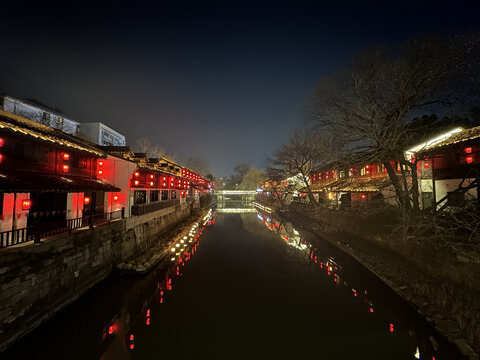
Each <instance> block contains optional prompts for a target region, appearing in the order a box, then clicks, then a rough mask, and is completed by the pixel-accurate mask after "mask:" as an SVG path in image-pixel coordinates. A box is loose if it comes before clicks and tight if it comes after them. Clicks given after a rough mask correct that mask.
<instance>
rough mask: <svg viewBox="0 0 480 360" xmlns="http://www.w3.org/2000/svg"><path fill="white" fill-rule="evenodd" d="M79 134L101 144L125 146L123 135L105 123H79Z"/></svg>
mask: <svg viewBox="0 0 480 360" xmlns="http://www.w3.org/2000/svg"><path fill="white" fill-rule="evenodd" d="M79 129H80V130H79V132H80V136H82V137H83V138H85V139H87V140H89V141H91V142H94V143H95V144H98V145H103V146H125V136H123V135H122V134H120V133H119V132H117V131H115V130H113V129H111V128H109V127H108V126H106V125H105V124H102V123H99V122H96V123H81V124H80V127H79Z"/></svg>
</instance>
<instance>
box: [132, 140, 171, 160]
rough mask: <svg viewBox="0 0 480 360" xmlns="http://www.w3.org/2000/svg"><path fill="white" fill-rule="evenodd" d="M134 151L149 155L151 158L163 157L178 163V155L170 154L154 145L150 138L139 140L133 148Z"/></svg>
mask: <svg viewBox="0 0 480 360" xmlns="http://www.w3.org/2000/svg"><path fill="white" fill-rule="evenodd" d="M133 151H135V152H139V153H145V154H147V157H150V158H161V157H162V156H164V157H166V158H168V159H169V160H172V161H176V160H175V159H176V157H177V156H176V155H175V154H170V153H168V152H167V151H166V150H165V149H164V148H162V147H161V146H158V145H154V144H152V143H151V141H150V140H149V139H148V138H140V139H137V141H136V142H135V145H134V146H133Z"/></svg>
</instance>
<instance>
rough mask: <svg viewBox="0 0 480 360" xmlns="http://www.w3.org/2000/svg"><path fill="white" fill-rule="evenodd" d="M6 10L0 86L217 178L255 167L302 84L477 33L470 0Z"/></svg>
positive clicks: (230, 1) (304, 91) (68, 4)
mask: <svg viewBox="0 0 480 360" xmlns="http://www.w3.org/2000/svg"><path fill="white" fill-rule="evenodd" d="M13 3H14V2H13V1H12V2H11V3H10V4H3V3H2V5H1V8H0V9H1V13H0V34H1V37H0V39H1V40H0V91H3V92H6V93H9V94H11V95H13V96H18V97H20V98H34V99H37V100H39V101H41V102H43V103H45V104H47V105H49V106H53V107H57V108H60V109H62V110H63V112H64V114H65V116H67V117H70V118H72V119H74V120H77V121H80V122H96V121H100V122H103V123H105V124H107V125H108V126H110V127H112V128H114V129H115V130H117V131H119V132H121V133H122V134H124V135H125V136H126V137H127V143H128V144H129V145H133V144H134V143H135V140H136V139H137V138H140V137H148V138H150V140H151V141H152V142H154V143H157V144H158V145H160V146H162V147H164V148H166V149H167V150H168V151H169V152H172V153H177V154H178V155H179V156H180V157H184V158H185V157H188V156H190V155H193V156H199V157H202V158H204V159H205V160H206V161H207V162H208V164H209V166H210V170H211V171H212V172H213V173H214V175H216V176H222V175H229V174H230V173H231V172H232V170H233V167H234V166H235V165H236V164H237V163H239V162H245V163H247V164H249V165H252V166H256V167H263V166H264V159H265V155H266V154H269V153H271V152H273V151H274V150H275V149H276V148H277V147H278V146H279V144H281V143H282V142H283V141H285V140H286V139H287V138H288V136H289V134H290V133H291V132H292V131H293V130H294V129H295V127H296V126H297V125H298V124H299V122H300V115H301V111H302V108H303V107H304V106H305V103H306V102H307V101H308V98H309V96H310V94H311V93H312V91H313V89H314V88H315V85H316V84H318V83H319V82H320V81H321V79H322V78H323V77H325V76H328V75H329V74H331V73H332V72H333V71H335V70H336V69H339V68H340V67H341V66H342V65H343V64H345V63H347V62H348V61H349V60H350V59H351V57H352V55H354V54H355V52H357V51H359V50H361V49H362V48H364V47H368V46H370V45H375V44H379V43H386V44H394V43H398V42H402V41H404V40H406V39H408V38H409V37H411V36H413V35H415V34H418V33H430V32H443V33H451V32H455V31H465V30H469V29H475V28H477V29H478V28H479V27H480V26H479V25H480V20H479V19H480V18H479V14H480V5H478V3H479V2H478V1H471V2H466V1H458V0H457V1H442V0H437V1H420V0H417V1H412V2H409V1H395V2H394V1H383V2H378V3H375V2H365V1H356V2H352V3H349V2H344V1H321V0H318V1H299V0H297V1H281V0H277V1H271V2H266V1H234V0H225V1H223V2H212V1H200V0H197V1H168V2H165V1H158V2H156V3H155V5H142V4H141V3H140V2H137V1H130V2H129V3H128V5H127V4H126V5H119V3H116V4H113V3H112V4H111V5H102V6H100V5H98V4H94V3H89V2H86V1H64V2H63V3H62V4H53V3H52V4H51V5H49V6H40V5H38V4H37V5H29V4H27V3H22V4H19V5H17V4H15V5H14V4H13ZM327 4H328V5H327ZM474 4H477V5H474Z"/></svg>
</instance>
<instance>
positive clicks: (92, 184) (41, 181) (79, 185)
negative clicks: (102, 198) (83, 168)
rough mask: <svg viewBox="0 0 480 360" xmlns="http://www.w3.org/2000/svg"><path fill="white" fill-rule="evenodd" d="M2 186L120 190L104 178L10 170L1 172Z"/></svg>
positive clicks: (23, 189)
mask: <svg viewBox="0 0 480 360" xmlns="http://www.w3.org/2000/svg"><path fill="white" fill-rule="evenodd" d="M0 188H1V189H2V191H4V192H12V193H13V192H83V191H100V190H101V191H110V192H112V191H113V192H115V191H120V189H119V188H117V187H115V186H113V185H111V184H109V183H107V182H105V181H102V180H96V179H88V178H81V177H68V176H56V175H46V174H39V173H35V174H32V173H29V172H25V171H22V172H20V171H8V173H0Z"/></svg>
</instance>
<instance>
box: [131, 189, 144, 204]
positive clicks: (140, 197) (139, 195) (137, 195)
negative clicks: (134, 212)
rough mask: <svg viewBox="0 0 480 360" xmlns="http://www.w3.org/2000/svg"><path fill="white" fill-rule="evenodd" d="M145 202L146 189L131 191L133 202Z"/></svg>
mask: <svg viewBox="0 0 480 360" xmlns="http://www.w3.org/2000/svg"><path fill="white" fill-rule="evenodd" d="M146 202H147V191H146V190H136V191H134V192H133V203H134V204H145V203H146Z"/></svg>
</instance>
